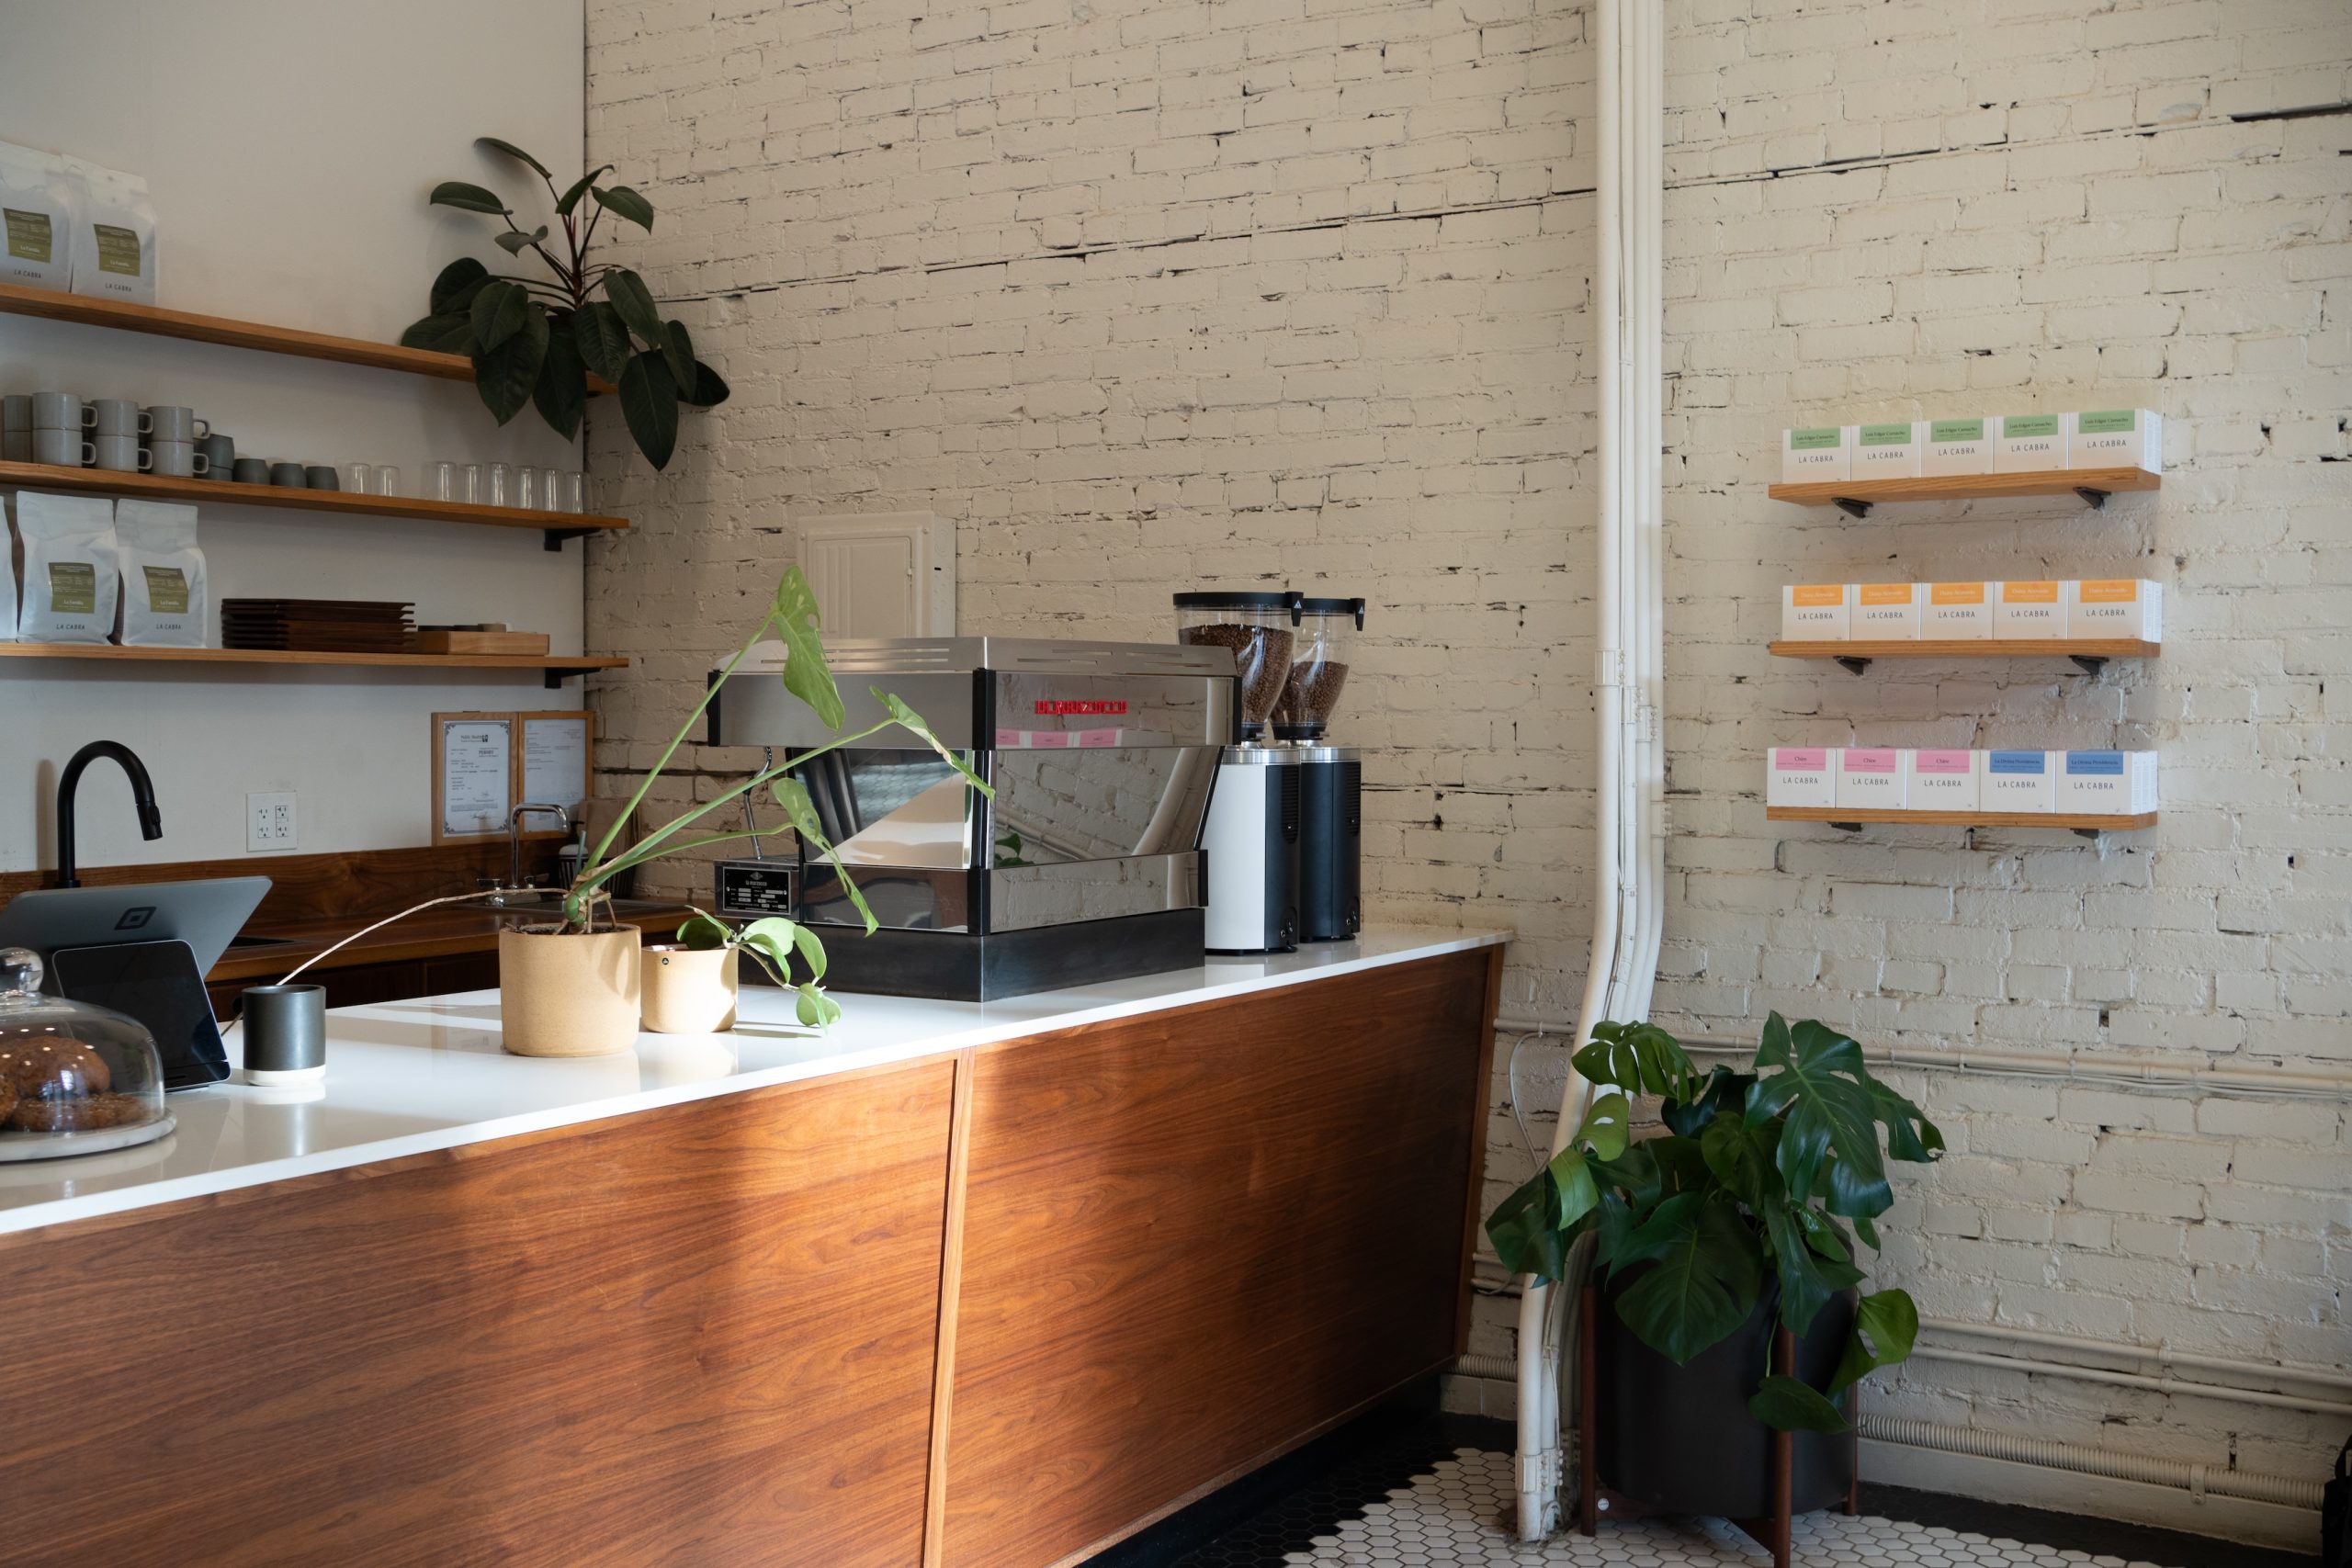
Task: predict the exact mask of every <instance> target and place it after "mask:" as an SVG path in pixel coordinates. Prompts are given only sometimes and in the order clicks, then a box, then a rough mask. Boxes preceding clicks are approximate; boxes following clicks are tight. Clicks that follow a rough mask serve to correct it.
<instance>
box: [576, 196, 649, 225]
mask: <svg viewBox="0 0 2352 1568" xmlns="http://www.w3.org/2000/svg"><path fill="white" fill-rule="evenodd" d="M588 194H589V195H591V196H593V197H595V198H596V205H597V206H599V207H601V208H603V209H605V211H607V212H609V213H611V214H613V215H614V216H615V217H616V218H626V219H628V220H629V221H630V222H632V223H634V224H636V225H637V226H638V227H639V228H640V229H642V230H644V231H646V232H647V233H649V234H650V233H651V232H653V204H652V203H651V202H650V201H648V200H646V199H645V197H641V196H639V195H638V194H637V192H635V191H633V190H631V189H630V188H629V187H628V186H589V187H588Z"/></svg>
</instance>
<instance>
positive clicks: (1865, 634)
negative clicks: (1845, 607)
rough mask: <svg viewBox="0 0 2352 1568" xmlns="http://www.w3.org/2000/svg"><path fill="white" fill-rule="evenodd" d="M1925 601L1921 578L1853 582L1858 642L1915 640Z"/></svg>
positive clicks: (1924, 586) (1917, 635) (1916, 639)
mask: <svg viewBox="0 0 2352 1568" xmlns="http://www.w3.org/2000/svg"><path fill="white" fill-rule="evenodd" d="M1927 602H1928V585H1927V584H1926V583H1924V582H1858V583H1856V584H1854V638H1855V640H1856V641H1858V642H1917V641H1918V640H1919V628H1920V626H1921V625H1922V623H1923V620H1924V617H1923V615H1921V609H1922V607H1923V606H1924V605H1925V604H1927Z"/></svg>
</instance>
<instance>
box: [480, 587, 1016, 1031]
mask: <svg viewBox="0 0 2352 1568" xmlns="http://www.w3.org/2000/svg"><path fill="white" fill-rule="evenodd" d="M819 629H820V621H819V616H818V613H817V600H816V595H815V594H814V593H813V592H810V590H809V582H808V580H807V579H806V578H805V577H803V576H802V575H801V572H800V569H799V568H798V567H797V566H794V567H787V568H786V570H785V573H784V576H783V578H782V579H781V580H780V581H778V582H777V584H776V590H775V598H774V599H772V600H771V601H770V602H769V604H768V605H767V608H766V612H765V614H763V615H762V617H761V619H760V624H759V626H757V627H756V628H754V629H753V631H752V635H751V636H750V637H747V638H746V639H744V642H743V646H742V647H741V648H740V649H736V650H735V653H734V655H733V656H732V657H731V658H729V660H728V661H727V663H726V665H725V667H724V668H722V669H721V670H720V671H719V673H718V679H716V680H714V681H712V682H710V684H709V686H708V688H707V690H705V691H704V693H703V695H702V700H701V701H700V702H697V703H696V704H695V705H694V708H693V711H691V712H690V713H688V714H687V715H686V717H685V722H684V723H683V724H681V725H680V726H679V727H678V733H677V734H676V735H675V736H673V737H672V738H671V740H670V744H669V746H668V747H667V748H666V749H664V750H663V751H662V756H661V758H660V760H659V761H656V762H655V763H654V764H653V766H652V767H651V768H650V770H648V772H647V773H646V775H645V778H644V779H643V781H641V782H640V783H639V784H638V786H637V793H636V794H635V795H632V796H631V797H630V799H629V802H628V807H626V808H625V809H624V810H623V811H622V812H621V813H620V815H619V817H618V818H616V820H615V822H614V824H613V826H612V827H611V828H610V829H607V830H606V831H605V836H604V838H603V839H602V840H599V841H598V842H597V844H596V845H595V846H594V849H592V850H591V851H590V852H589V854H588V859H587V862H586V863H585V864H584V865H582V868H581V871H580V874H579V876H578V877H577V878H576V879H575V880H574V881H573V883H572V885H571V888H570V890H569V891H567V892H566V893H565V894H564V897H563V919H561V920H560V922H557V923H555V924H552V925H548V926H542V927H524V928H520V929H514V930H508V931H501V932H500V933H499V937H498V986H499V992H500V1014H501V1018H502V1028H503V1035H504V1040H505V1045H506V1049H508V1050H509V1051H512V1052H514V1053H515V1054H516V1055H525V1056H584V1055H602V1054H603V1053H605V1052H608V1051H619V1050H624V1049H626V1048H627V1047H628V1045H629V1044H630V1043H632V1042H634V1041H635V1040H636V1038H637V1032H638V1028H639V1018H640V998H641V996H642V994H643V973H642V968H641V964H640V958H639V942H640V933H639V931H638V929H637V928H636V927H635V926H632V925H625V924H622V923H620V922H618V921H616V920H614V919H612V918H611V912H610V906H611V902H612V897H611V894H610V892H609V891H608V885H609V884H610V883H611V882H612V881H613V880H614V879H615V878H616V877H618V876H620V875H621V874H624V873H626V872H628V871H629V870H631V869H632V868H634V867H637V866H640V865H643V864H645V863H648V862H649V861H653V860H658V859H660V858H661V857H662V856H664V855H671V854H676V853H679V852H684V851H689V850H700V849H707V848H711V847H713V846H716V845H718V844H724V843H730V842H733V841H736V840H741V839H746V838H750V837H752V832H753V829H743V830H741V831H735V832H706V833H697V832H695V824H697V823H699V822H701V821H702V820H703V819H704V818H707V817H709V816H711V815H712V813H714V812H718V811H721V810H725V809H727V808H729V807H733V806H734V805H735V804H736V803H737V802H739V801H741V800H744V799H745V798H746V797H750V796H753V795H757V794H759V793H761V792H765V793H766V794H768V795H772V796H773V797H774V798H775V802H776V804H777V805H778V806H780V807H783V809H784V814H785V817H786V820H787V821H788V822H789V823H790V825H791V827H792V828H793V829H794V830H795V831H796V832H797V833H798V834H799V835H800V837H801V839H802V840H804V841H805V842H807V843H809V844H812V845H814V846H816V848H817V849H818V850H819V852H820V853H822V854H823V855H824V856H825V857H826V858H827V859H829V860H830V861H831V862H832V863H833V867H834V869H835V870H836V871H838V872H840V874H841V877H842V887H843V888H844V889H845V890H846V891H847V892H848V894H849V897H850V900H851V902H852V903H853V904H854V905H855V906H856V908H857V910H858V912H859V914H861V915H863V916H864V917H865V929H866V930H867V931H869V932H871V931H873V930H874V928H875V919H874V913H873V911H872V910H871V909H869V908H866V904H865V897H864V896H863V895H862V894H860V893H859V892H858V890H857V886H856V885H855V884H854V883H853V882H852V881H851V880H850V877H849V871H848V868H847V867H845V866H843V865H842V861H841V856H840V854H839V852H836V851H835V849H834V848H833V846H832V844H831V842H829V841H828V840H826V838H825V835H824V831H823V829H822V827H821V825H820V822H819V820H818V817H817V808H816V805H815V803H814V802H813V801H811V800H810V799H809V791H808V789H807V787H806V786H805V785H803V784H801V783H800V782H799V781H798V780H797V779H795V778H793V777H792V776H791V775H792V773H794V772H795V771H796V770H797V769H798V768H800V767H801V766H802V765H804V764H805V763H807V762H808V761H810V760H811V759H813V758H816V757H820V756H822V755H824V754H825V753H826V752H828V751H831V750H837V749H839V748H841V747H843V746H848V745H853V744H854V743H855V742H857V741H860V740H863V739H866V738H867V737H868V736H872V735H876V734H879V733H880V732H881V731H883V730H885V729H902V730H905V731H906V732H907V733H909V734H910V735H912V736H914V737H915V738H916V739H919V740H920V741H922V743H923V744H924V745H926V746H928V747H930V748H931V749H932V750H933V751H936V752H937V753H939V755H940V756H941V757H943V758H944V759H945V760H946V761H947V763H948V765H949V766H951V767H953V768H954V769H956V772H957V773H961V774H963V776H964V777H965V778H966V779H967V780H968V781H969V782H970V783H971V784H973V785H974V787H976V788H978V789H979V790H980V791H981V792H982V793H983V794H992V793H993V791H991V790H990V789H989V785H988V784H985V783H983V782H982V781H981V780H980V778H979V777H978V775H977V774H975V773H973V772H972V771H971V769H970V768H969V767H968V766H967V765H966V763H965V762H964V761H963V759H962V758H960V757H958V756H956V753H955V752H953V751H951V750H948V749H947V748H946V747H945V746H944V745H942V744H941V743H940V740H939V738H938V737H937V736H936V735H934V734H933V733H932V730H931V727H930V726H929V725H927V724H925V723H924V722H923V720H922V716H920V715H918V714H917V713H916V712H915V711H914V710H913V709H912V708H910V707H909V706H907V705H906V704H904V703H903V702H900V701H899V699H898V698H897V697H896V696H894V695H891V694H888V693H886V692H884V691H882V690H880V689H879V688H871V689H872V690H873V693H874V696H875V699H876V701H877V702H879V703H880V704H881V705H882V707H883V710H884V711H885V713H886V714H887V715H888V717H885V718H883V719H880V720H878V721H877V722H876V723H874V724H872V725H869V726H867V727H866V728H864V729H860V730H857V731H854V733H851V734H846V735H840V736H837V737H836V738H835V739H832V740H829V741H827V742H826V743H825V744H824V745H822V746H819V747H815V748H812V749H810V750H807V751H803V752H801V753H799V754H798V755H797V756H796V757H793V758H790V759H788V760H787V761H784V762H782V763H778V764H776V765H775V766H771V767H764V768H762V769H760V770H759V771H758V772H756V773H752V774H751V775H750V776H749V777H747V778H745V779H743V780H742V781H741V783H738V784H732V785H730V786H729V787H728V788H726V789H724V790H721V791H720V792H718V794H717V795H714V796H713V797H712V798H710V799H708V800H706V801H703V802H701V803H699V804H698V805H696V806H695V807H693V808H692V809H691V810H688V811H685V812H684V813H682V814H680V815H679V816H677V817H675V818H673V819H671V820H670V821H669V822H666V823H664V824H663V825H662V826H661V827H659V828H656V829H652V830H651V831H650V832H647V833H645V834H644V835H643V836H642V837H640V838H639V839H638V840H636V841H635V842H633V843H630V844H628V845H625V846H616V843H615V840H617V839H618V838H619V837H620V834H621V828H622V825H623V824H624V823H627V822H629V821H631V820H633V819H634V818H635V816H636V813H637V808H638V807H639V805H640V804H641V803H642V802H643V801H644V799H645V796H646V794H647V792H648V791H649V790H650V789H651V788H652V787H653V782H654V780H655V779H657V778H659V777H660V776H661V774H662V769H663V768H665V767H667V766H668V765H669V763H670V759H671V758H673V756H675V755H676V754H677V751H678V748H679V747H681V746H683V745H684V744H685V741H686V737H687V736H688V735H689V734H691V733H693V731H694V729H695V726H696V724H698V723H699V722H700V721H701V719H702V716H703V714H704V712H705V710H707V708H708V707H709V706H710V705H711V702H712V700H713V699H714V698H715V697H717V695H718V692H719V689H720V688H721V687H723V686H724V685H725V684H726V683H727V682H728V681H729V679H731V678H732V677H733V675H734V673H735V668H736V666H737V665H739V664H741V663H742V661H743V660H744V659H745V658H747V657H748V656H749V655H750V654H751V651H752V649H753V648H755V647H757V646H758V645H759V644H760V643H761V642H762V641H763V639H765V638H766V637H769V636H771V635H773V636H774V637H776V638H777V639H778V640H780V641H781V642H782V643H783V645H784V648H785V651H786V658H785V664H784V670H783V671H782V679H783V682H784V686H785V689H786V691H788V692H790V693H791V694H793V695H794V696H795V697H797V698H798V699H799V700H800V701H802V702H804V703H806V704H808V705H809V708H810V709H811V710H812V711H813V712H815V713H816V715H817V716H818V717H819V718H820V720H821V721H822V722H823V723H824V725H825V726H826V728H829V729H834V730H838V729H840V728H841V726H842V719H843V716H844V715H843V709H842V695H841V690H840V688H839V687H838V686H837V685H835V684H834V682H833V674H832V671H831V669H830V668H828V667H827V665H826V663H825V650H824V647H823V645H822V644H821V643H820V641H819V640H818V631H819ZM758 830H759V831H767V832H773V831H775V829H758ZM701 918H702V919H710V917H708V916H703V917H701ZM711 923H712V924H714V925H716V924H717V923H718V922H717V921H716V920H712V922H711ZM686 931H687V932H691V933H694V935H693V936H692V939H691V940H693V941H696V942H711V941H713V940H714V939H712V938H711V937H710V935H709V933H708V932H707V931H702V930H701V929H700V922H699V921H698V920H690V921H688V922H687V927H686ZM736 945H741V946H743V947H745V948H747V949H748V950H750V951H752V952H753V953H756V954H757V955H758V956H759V957H760V958H761V959H762V960H763V962H767V963H770V964H773V965H774V966H775V975H776V978H777V980H778V981H779V983H782V984H786V985H789V986H790V987H791V988H792V989H793V990H794V991H796V992H797V1003H796V1010H797V1016H798V1018H799V1020H800V1021H801V1022H802V1023H804V1024H807V1025H809V1026H810V1027H812V1028H820V1029H821V1028H823V1027H824V1026H826V1025H827V1024H830V1023H831V1022H832V1021H833V1020H835V1019H837V1018H839V1017H840V1016H841V1007H840V1005H839V1004H838V1003H836V1002H835V1001H834V1000H833V999H832V998H831V997H829V996H827V995H826V994H825V992H824V989H823V986H822V982H823V979H824V974H825V950H824V944H823V943H822V942H820V941H819V940H818V937H817V934H816V932H814V931H810V930H809V929H808V928H807V927H805V926H800V925H797V924H795V923H794V922H792V921H789V920H785V919H767V920H762V921H759V922H756V923H755V924H754V926H753V927H752V928H751V929H750V930H748V931H745V933H744V934H743V936H742V937H741V938H740V939H737V940H736V942H729V943H726V944H724V945H721V946H718V947H717V948H715V949H706V951H710V950H715V951H719V952H722V953H728V954H729V955H731V954H732V953H733V951H734V948H735V946H736ZM796 953H797V955H798V956H799V958H800V960H801V963H802V964H803V965H804V966H805V967H806V968H807V970H808V975H807V977H806V978H803V979H800V980H798V981H793V980H792V979H791V978H790V971H789V968H788V964H789V959H790V957H791V955H793V954H796ZM657 1027H658V1026H657Z"/></svg>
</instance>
